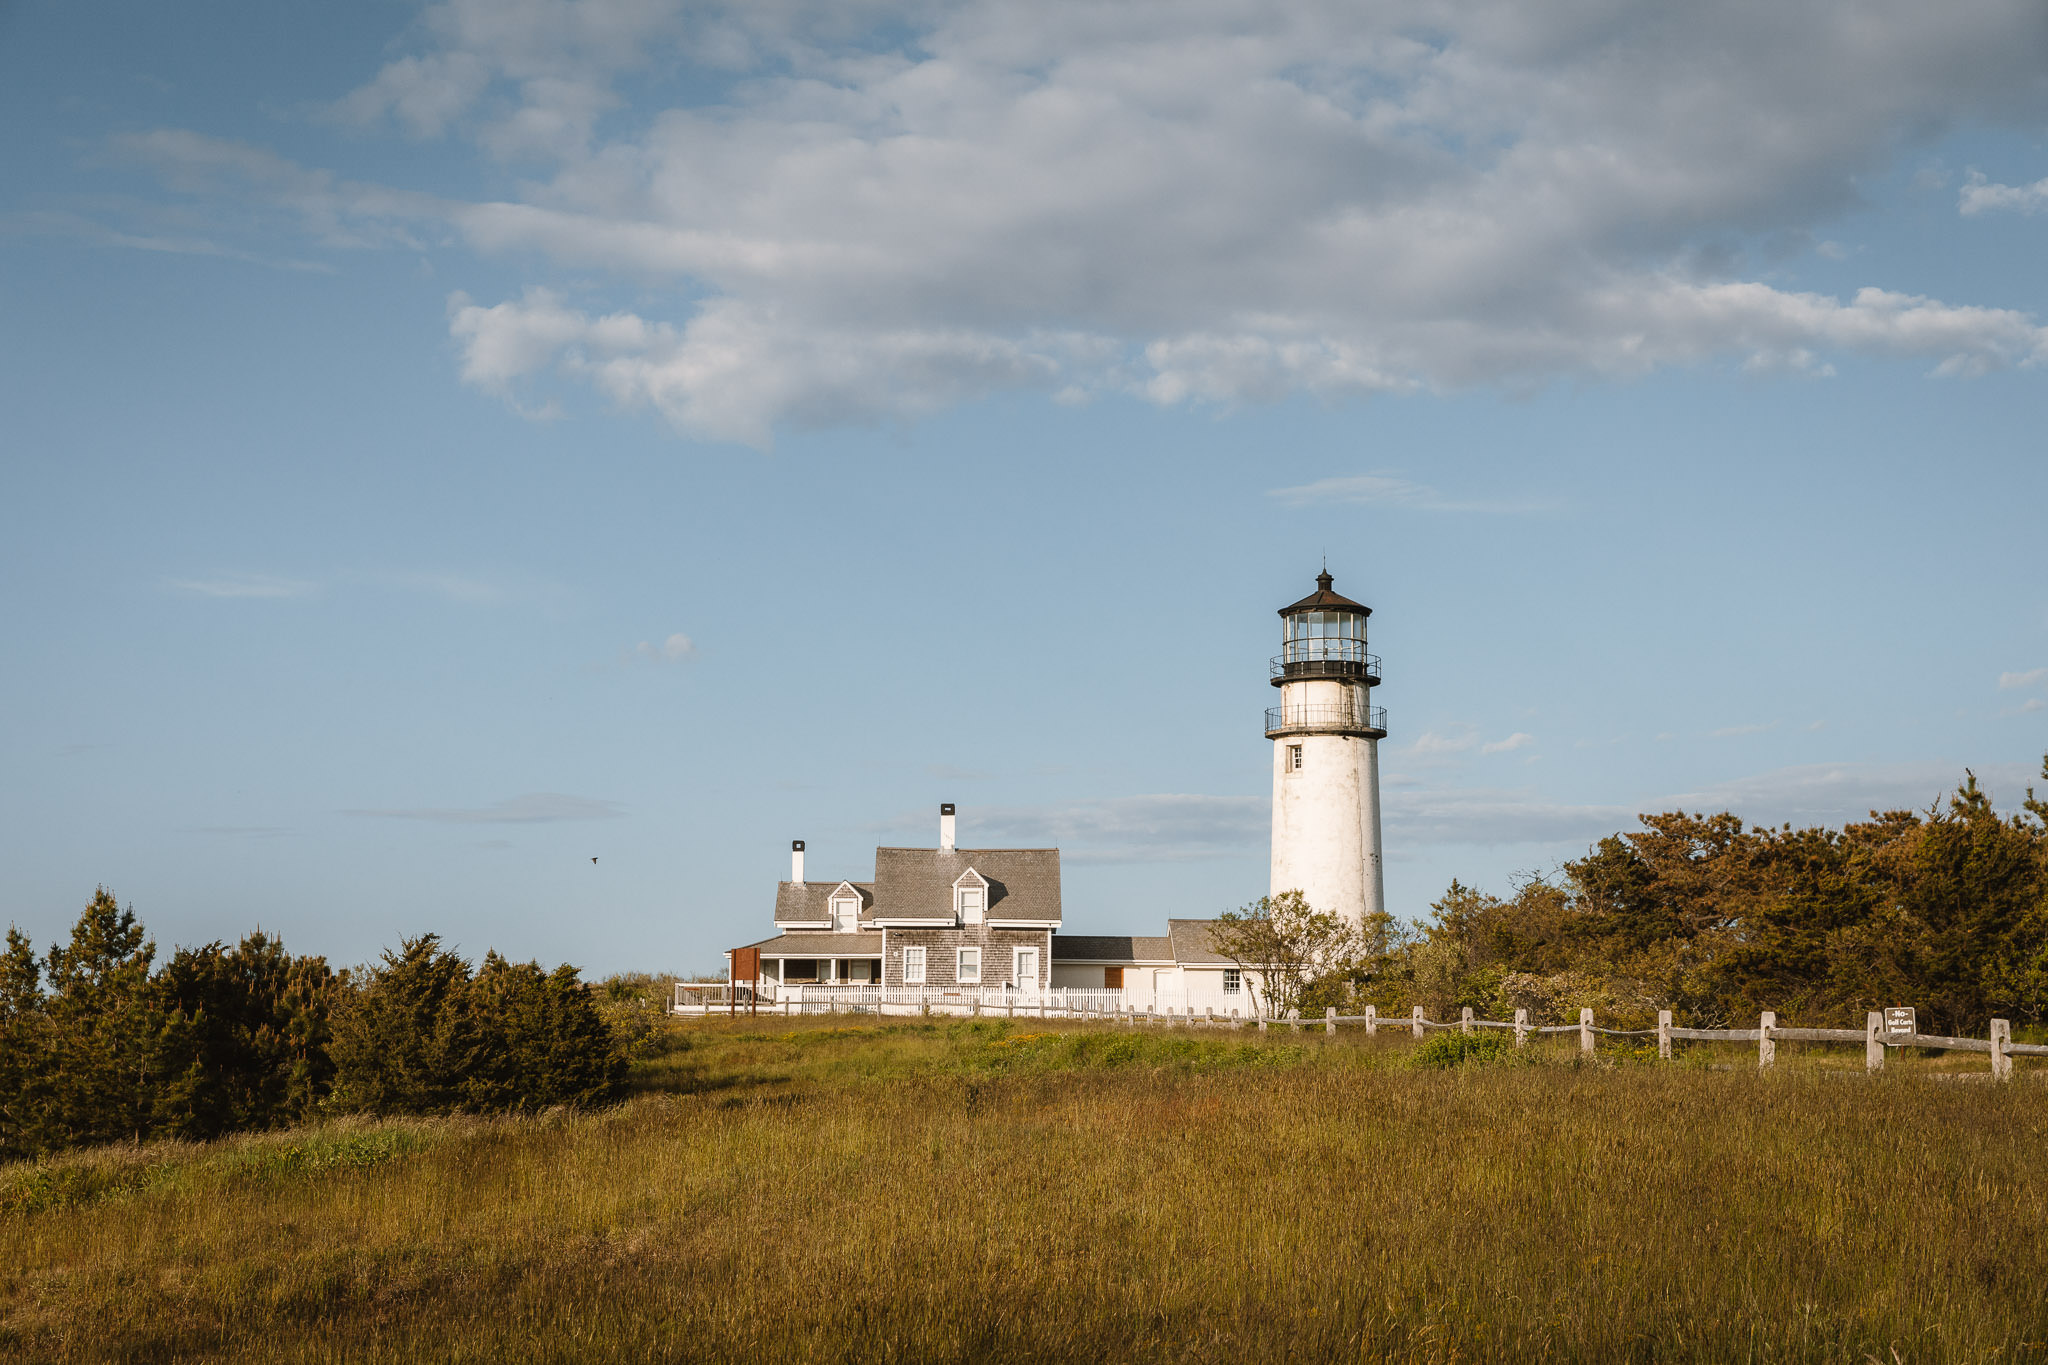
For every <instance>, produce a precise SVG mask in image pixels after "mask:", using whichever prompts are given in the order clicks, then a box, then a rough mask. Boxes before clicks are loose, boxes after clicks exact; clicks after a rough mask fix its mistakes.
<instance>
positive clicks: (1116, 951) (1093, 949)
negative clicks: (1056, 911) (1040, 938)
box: [1052, 934, 1173, 962]
mask: <svg viewBox="0 0 2048 1365" xmlns="http://www.w3.org/2000/svg"><path fill="white" fill-rule="evenodd" d="M1052 960H1053V961H1054V962H1171V961H1173V941H1172V940H1171V939H1165V938H1145V937H1136V936H1132V935H1127V934H1054V935H1053V936H1052Z"/></svg>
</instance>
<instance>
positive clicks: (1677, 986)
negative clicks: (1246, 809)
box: [1218, 758, 2048, 1034]
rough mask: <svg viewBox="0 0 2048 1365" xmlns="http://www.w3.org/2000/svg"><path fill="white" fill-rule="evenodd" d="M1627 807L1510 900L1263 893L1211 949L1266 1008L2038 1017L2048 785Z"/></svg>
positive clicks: (1713, 1016)
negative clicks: (1910, 801)
mask: <svg viewBox="0 0 2048 1365" xmlns="http://www.w3.org/2000/svg"><path fill="white" fill-rule="evenodd" d="M2042 776H2043V777H2044V778H2048V758H2044V759H2043V762H2042ZM1640 818H1641V825H1642V827H1641V828H1640V829H1637V830H1633V831H1630V832H1626V833H1619V834H1614V835H1611V836H1609V837H1607V838H1604V839H1602V840H1600V841H1599V842H1598V843H1597V844H1595V845H1593V846H1592V847H1591V848H1590V849H1588V850H1587V853H1586V856H1585V857H1583V858H1578V859H1574V860H1572V861H1569V862H1566V863H1565V864H1564V865H1563V866H1562V867H1561V868H1559V869H1558V870H1557V871H1555V872H1554V873H1551V874H1549V875H1540V876H1530V877H1528V878H1526V879H1524V880H1523V881H1522V882H1521V883H1520V884H1519V885H1517V886H1515V887H1514V888H1513V893H1512V894H1511V895H1507V896H1499V895H1493V894H1489V893H1487V892H1485V891H1481V890H1478V889H1476V888H1474V887H1470V886H1466V885H1463V884H1462V883H1460V882H1457V881H1453V882H1452V883H1451V886H1450V889H1449V890H1448V891H1446V892H1445V893H1444V895H1443V897H1442V898H1441V899H1440V900H1438V901H1436V902H1434V903H1433V904H1432V905H1431V907H1430V909H1431V914H1430V917H1429V918H1428V919H1427V920H1426V921H1423V922H1421V923H1419V924H1412V925H1410V924H1404V923H1402V922H1400V921H1397V920H1395V919H1394V918H1393V917H1392V916H1388V915H1381V916H1378V917H1376V918H1375V919H1374V920H1373V921H1372V922H1370V923H1368V924H1367V925H1365V926H1364V929H1363V931H1362V932H1360V931H1358V930H1356V929H1351V928H1350V927H1349V926H1344V925H1340V924H1337V923H1336V922H1335V917H1334V916H1330V915H1327V914H1322V913H1320V912H1318V911H1316V910H1315V909H1314V908H1313V907H1310V906H1308V905H1306V904H1305V903H1302V902H1301V900H1300V897H1299V896H1298V895H1297V896H1293V897H1292V898H1291V899H1290V897H1289V896H1288V894H1287V893H1283V894H1282V895H1281V896H1275V897H1269V898H1266V899H1264V900H1262V901H1259V902H1256V903H1254V904H1253V905H1250V906H1247V907H1245V908H1244V909H1243V910H1241V911H1238V912H1234V913H1233V914H1230V915H1226V916H1224V917H1223V919H1222V921H1221V922H1220V925H1219V929H1218V941H1219V945H1220V946H1221V950H1222V951H1224V952H1225V953H1226V955H1234V956H1238V957H1239V959H1240V961H1241V962H1243V963H1244V965H1246V966H1248V967H1251V968H1253V969H1254V970H1264V971H1265V972H1266V974H1267V976H1268V978H1269V980H1270V983H1271V984H1270V985H1269V986H1268V990H1269V992H1270V994H1271V997H1272V1001H1271V1003H1272V1005H1273V1007H1275V1008H1280V1009H1284V1008H1287V1007H1290V1006H1299V1007H1301V1008H1302V1009H1303V1012H1304V1013H1307V1014H1320V1013H1321V1011H1322V1009H1323V1008H1324V1007H1325V1006H1329V1005H1335V1006H1337V1007H1339V1008H1340V1009H1342V1010H1345V1011H1347V1012H1349V1011H1350V1010H1351V1009H1354V1008H1356V1007H1358V1006H1362V1005H1364V1004H1368V1003H1371V1004H1375V1005H1377V1006H1378V1007H1379V1008H1380V1009H1381V1010H1382V1011H1388V1012H1392V1011H1400V1012H1405V1011H1406V1010H1407V1009H1408V1007H1410V1006H1411V1005H1416V1004H1420V1005H1423V1006H1424V1007H1425V1008H1426V1009H1428V1010H1429V1012H1430V1015H1431V1017H1432V1018H1439V1019H1441V1018H1446V1017H1455V1016H1456V1014H1457V1012H1458V1010H1459V1009H1461V1008H1462V1007H1464V1006H1470V1007H1472V1009H1473V1010H1474V1011H1475V1012H1476V1013H1478V1014H1479V1015H1480V1016H1481V1017H1484V1018H1493V1019H1508V1018H1512V1017H1513V1016H1514V1011H1515V1010H1517V1009H1527V1010H1529V1011H1530V1015H1531V1018H1532V1020H1533V1021H1534V1022H1538V1023H1561V1022H1568V1021H1570V1020H1571V1019H1574V1018H1576V1017H1577V1011H1578V1010H1579V1009H1580V1008H1581V1007H1585V1006H1590V1007H1592V1008H1593V1009H1594V1010H1595V1011H1596V1012H1597V1013H1598V1014H1600V1015H1601V1016H1602V1017H1603V1019H1612V1020H1614V1021H1616V1022H1617V1023H1621V1024H1624V1025H1627V1026H1635V1027H1641V1026H1646V1025H1647V1024H1649V1023H1652V1022H1654V1021H1655V1018H1656V1012H1657V1011H1658V1010H1660V1009H1666V1008H1668V1009H1671V1010H1673V1011H1674V1013H1675V1015H1676V1017H1677V1018H1678V1020H1679V1022H1680V1023H1682V1024H1687V1025H1691V1026H1693V1027H1707V1028H1713V1027H1726V1026H1729V1025H1731V1024H1734V1023H1737V1022H1739V1021H1742V1020H1750V1019H1754V1018H1755V1016H1756V1015H1757V1013H1758V1012H1759V1011H1761V1010H1766V1009H1769V1010H1775V1011H1777V1014H1778V1017H1779V1019H1780V1021H1781V1022H1783V1023H1785V1024H1787V1025H1799V1026H1806V1027H1856V1026H1860V1025H1861V1024H1862V1022H1863V1017H1864V1014H1865V1012H1866V1011H1868V1010H1872V1009H1882V1008H1884V1007H1886V1006H1889V1005H1912V1006H1914V1007H1916V1008H1917V1009H1918V1010H1919V1012H1920V1019H1921V1021H1922V1028H1923V1029H1926V1030H1927V1031H1930V1032H1947V1033H1958V1034H1960V1033H1973V1034H1981V1033H1982V1032H1983V1031H1984V1028H1985V1026H1986V1024H1987V1021H1988V1020H1989V1019H1991V1018H1992V1017H1994V1016H1998V1017H2004V1018H2009V1019H2012V1020H2014V1021H2015V1022H2023V1023H2041V1022H2043V1021H2044V1020H2048V801H2043V800H2041V799H2038V798H2037V797H2036V796H2035V794H2034V789H2033V788H2031V787H2030V788H2028V789H2027V797H2026V801H2025V802H2024V804H2023V808H2022V810H2021V811H2020V812H2019V813H2017V814H2013V815H2009V816H2007V815H2000V814H1999V813H1998V812H1997V810H1996V809H1994V807H1993V805H1992V802H1991V797H1990V795H1989V794H1988V793H1986V792H1985V791H1984V790H1983V789H1982V788H1981V787H1980V786H1979V785H1978V782H1977V778H1976V776H1975V774H1974V773H1970V772H1968V771H1967V770H1965V774H1964V781H1963V784H1962V786H1960V787H1959V788H1958V789H1957V790H1956V791H1955V792H1954V794H1953V795H1952V796H1951V797H1949V799H1948V800H1947V801H1946V803H1938V804H1937V805H1936V806H1934V807H1932V808H1930V809H1929V810H1927V811H1918V812H1916V811H1904V810H1895V811H1883V812H1878V811H1873V812H1871V815H1870V818H1869V819H1868V820H1866V821H1861V822H1856V823H1851V824H1848V825H1845V826H1844V827H1842V828H1840V829H1829V828H1821V827H1813V828H1806V829H1794V828H1792V826H1791V825H1789V824H1787V825H1784V826H1782V827H1780V828H1777V829H1771V828H1765V827H1762V826H1755V825H1750V826H1745V824H1744V823H1743V821H1742V820H1741V819H1740V818H1738V817H1737V816H1735V815H1733V814H1730V813H1727V812H1722V813H1719V814H1711V815H1710V814H1705V813H1697V814H1694V813H1687V812H1685V811H1672V812H1667V813H1665V814H1660V815H1645V816H1642V817H1640ZM1233 946H1234V947H1235V948H1236V949H1237V952H1236V953H1235V954H1233V953H1232V952H1231V948H1232V947H1233Z"/></svg>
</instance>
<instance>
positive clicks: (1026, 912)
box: [874, 848, 1060, 924]
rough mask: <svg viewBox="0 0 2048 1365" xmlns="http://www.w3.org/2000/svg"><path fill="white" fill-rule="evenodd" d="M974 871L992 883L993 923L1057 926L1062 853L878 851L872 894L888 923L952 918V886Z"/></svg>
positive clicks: (1041, 850)
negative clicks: (1025, 922)
mask: <svg viewBox="0 0 2048 1365" xmlns="http://www.w3.org/2000/svg"><path fill="white" fill-rule="evenodd" d="M970 867H971V868H973V869H974V870H975V871H977V872H979V873H980V874H981V875H982V876H983V877H985V878H987V879H988V910H987V915H988V918H989V919H991V920H998V921H1000V920H1024V921H1027V922H1030V923H1040V924H1056V923H1058V922H1059V918H1060V851H1059V850H1058V849H1056V848H957V849H953V850H951V851H949V852H942V851H941V850H939V849H935V848H878V849H876V850H875V881H874V896H875V903H876V905H877V907H878V910H877V913H878V914H879V915H880V916H882V917H883V918H885V919H890V920H895V919H941V918H943V919H947V920H950V919H952V917H953V883H954V882H955V881H957V880H959V877H960V874H961V873H963V872H965V871H967V869H969V868H970Z"/></svg>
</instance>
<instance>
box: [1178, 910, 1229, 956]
mask: <svg viewBox="0 0 2048 1365" xmlns="http://www.w3.org/2000/svg"><path fill="white" fill-rule="evenodd" d="M1215 928H1216V921H1215V920H1213V919H1170V920H1168V921H1167V922H1166V936H1167V937H1168V938H1169V939H1171V940H1172V941H1173V960H1174V961H1175V962H1179V963H1181V964H1183V965H1186V966H1201V965H1203V964H1205V963H1207V964H1214V963H1231V962H1234V961H1235V960H1236V959H1234V958H1230V957H1226V956H1224V955H1223V954H1222V953H1219V952H1217V951H1216V945H1215V940H1214V939H1213V938H1212V937H1211V936H1212V934H1213V933H1214V931H1215Z"/></svg>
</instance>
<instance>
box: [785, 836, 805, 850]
mask: <svg viewBox="0 0 2048 1365" xmlns="http://www.w3.org/2000/svg"><path fill="white" fill-rule="evenodd" d="M789 851H790V852H791V853H801V852H803V851H804V841H803V840H801V839H791V840H790V841H789Z"/></svg>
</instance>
